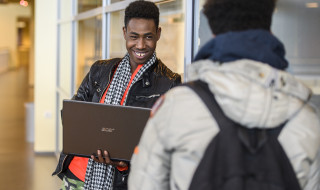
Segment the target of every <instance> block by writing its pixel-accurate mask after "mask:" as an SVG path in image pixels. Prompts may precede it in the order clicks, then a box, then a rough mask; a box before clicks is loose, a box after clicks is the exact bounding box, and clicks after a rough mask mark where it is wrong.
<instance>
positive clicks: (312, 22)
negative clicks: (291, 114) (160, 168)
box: [272, 0, 320, 94]
mask: <svg viewBox="0 0 320 190" xmlns="http://www.w3.org/2000/svg"><path fill="white" fill-rule="evenodd" d="M308 2H309V1H298V0H294V1H292V0H282V1H278V3H277V8H276V11H275V13H274V17H273V23H272V32H273V33H274V34H275V36H277V37H278V38H279V39H280V40H281V41H282V42H283V43H284V46H285V49H286V58H287V59H288V61H289V63H290V66H289V70H288V71H289V72H292V73H293V74H295V75H297V76H298V77H300V78H301V79H302V80H304V81H305V83H306V84H307V85H308V86H310V87H311V88H313V90H314V92H315V93H317V94H320V79H319V78H320V54H319V50H320V38H319V31H320V22H319V18H320V11H319V6H320V4H319V3H316V2H314V3H310V2H311V1H310V2H309V3H308ZM307 76H308V77H307Z"/></svg>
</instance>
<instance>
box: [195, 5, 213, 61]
mask: <svg viewBox="0 0 320 190" xmlns="http://www.w3.org/2000/svg"><path fill="white" fill-rule="evenodd" d="M204 3H205V0H200V1H199V3H198V5H197V6H198V10H197V11H198V15H199V17H198V19H197V21H196V24H197V26H196V27H197V31H196V36H195V47H194V56H195V55H196V54H197V52H198V51H199V49H200V48H201V47H202V46H203V45H204V44H206V43H207V42H208V41H209V40H210V39H212V37H213V36H212V32H211V29H210V27H209V24H208V19H207V17H206V16H205V15H204V14H203V10H202V9H203V5H204Z"/></svg>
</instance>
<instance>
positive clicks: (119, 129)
mask: <svg viewBox="0 0 320 190" xmlns="http://www.w3.org/2000/svg"><path fill="white" fill-rule="evenodd" d="M150 110H151V109H148V108H139V107H129V106H118V105H107V104H101V103H93V102H83V101H75V100H63V110H62V126H63V153H65V154H71V155H75V156H81V157H90V156H91V155H92V154H93V153H94V154H96V153H97V150H98V149H101V150H108V152H109V154H110V157H111V159H112V160H124V161H129V160H130V159H131V156H132V154H133V151H134V148H135V146H136V145H137V144H138V143H139V139H140V137H141V134H142V131H143V129H144V127H145V125H146V123H147V120H148V118H149V115H150Z"/></svg>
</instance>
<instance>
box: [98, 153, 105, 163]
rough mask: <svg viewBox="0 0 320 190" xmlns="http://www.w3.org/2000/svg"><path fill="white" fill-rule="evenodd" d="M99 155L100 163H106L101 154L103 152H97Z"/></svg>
mask: <svg viewBox="0 0 320 190" xmlns="http://www.w3.org/2000/svg"><path fill="white" fill-rule="evenodd" d="M97 154H98V160H99V161H98V162H100V163H104V159H103V157H102V154H101V150H97Z"/></svg>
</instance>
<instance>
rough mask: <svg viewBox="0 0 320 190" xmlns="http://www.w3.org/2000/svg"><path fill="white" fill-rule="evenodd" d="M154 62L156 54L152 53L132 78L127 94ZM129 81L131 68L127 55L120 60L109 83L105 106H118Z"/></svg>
mask: <svg viewBox="0 0 320 190" xmlns="http://www.w3.org/2000/svg"><path fill="white" fill-rule="evenodd" d="M155 61H156V53H155V52H154V53H153V56H152V57H151V58H150V59H149V61H148V62H147V63H146V64H144V65H143V66H142V67H141V69H140V70H139V71H138V73H137V74H136V76H135V77H134V79H133V81H132V83H131V85H130V87H129V90H128V92H129V91H130V88H131V86H132V85H133V84H134V83H135V82H137V81H138V79H139V78H140V77H141V75H142V74H143V73H144V72H145V71H146V70H147V69H148V68H149V67H150V66H151V65H152V64H153V63H154V62H155ZM130 79H131V66H130V57H129V54H128V53H127V54H126V56H125V57H124V58H123V59H122V61H121V63H120V64H119V66H118V68H117V70H116V72H115V74H114V76H113V79H112V81H111V84H110V87H109V90H108V92H107V95H106V99H105V103H106V104H113V105H120V102H121V99H122V96H123V93H124V92H125V90H126V89H127V86H128V83H129V81H130ZM127 97H128V93H127V95H126V97H125V101H124V103H123V105H125V104H126V100H127Z"/></svg>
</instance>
